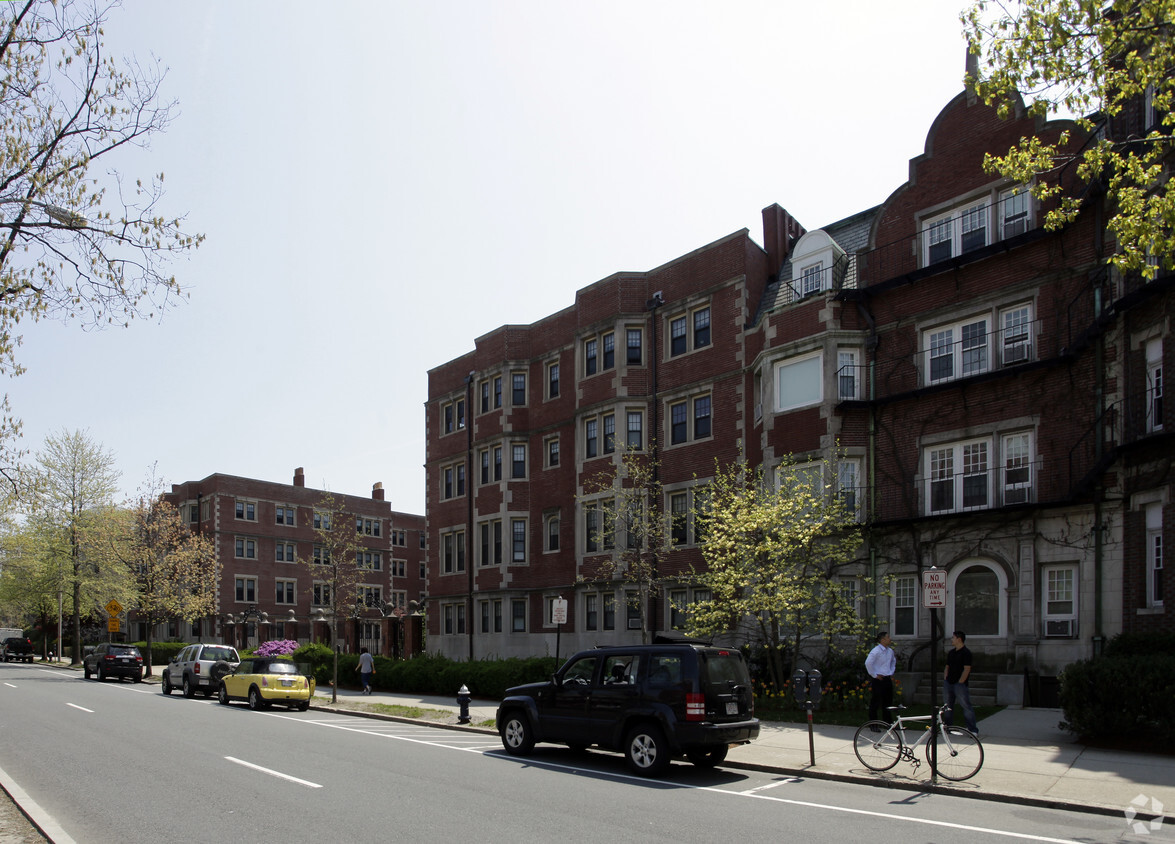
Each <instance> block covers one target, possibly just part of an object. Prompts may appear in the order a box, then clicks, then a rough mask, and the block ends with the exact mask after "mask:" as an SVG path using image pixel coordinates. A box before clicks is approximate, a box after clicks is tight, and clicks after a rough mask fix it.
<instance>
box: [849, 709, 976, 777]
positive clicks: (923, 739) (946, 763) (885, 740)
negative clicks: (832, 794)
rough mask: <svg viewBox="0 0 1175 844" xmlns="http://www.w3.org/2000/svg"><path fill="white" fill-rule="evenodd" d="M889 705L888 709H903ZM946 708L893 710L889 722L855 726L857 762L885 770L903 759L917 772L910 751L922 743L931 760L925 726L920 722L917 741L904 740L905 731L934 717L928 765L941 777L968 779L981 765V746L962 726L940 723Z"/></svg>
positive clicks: (928, 729)
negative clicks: (934, 733) (921, 712)
mask: <svg viewBox="0 0 1175 844" xmlns="http://www.w3.org/2000/svg"><path fill="white" fill-rule="evenodd" d="M905 708H906V707H904V706H891V707H889V709H890V710H901V709H905ZM947 711H948V707H946V706H942V707H940V708H939V709H938V710H937V712H936V713H935V715H933V716H932V715H909V716H906V717H902V716H901V715H899V714H897V713H896V712H895V713H894V722H893V723H892V724H890V723H887V722H885V721H866V722H865V723H864V724H862V725H861V726H860V727H858V728H857V732H856V734H854V736H853V751H854V752H855V753H856V754H857V758H858V759H860V760H861V764H862V765H864V766H865V767H866V768H868V769H869V770H871V771H888V770H889V769H890V768H892V767H893V766H894V765H896V764H898V762H900V761H902V760H905V761H906V762H909V763H910V764H911V765H913V766H914V773H917V772H918V766H919V765H920V764H921V762H920V761H919V760H918V759H916V758H914V750H915V748H917V747H918V745H920V744H925V745H926V762H927V763H928V764H933V763H932V758H933V757H932V756H931V750H932V747H931V744H930V735H931V732H932V731H931V729H930V728H929V726H926V725H922V729H923V733H922V735H920V736H919V737H918V739H917V741H914V742H910V741H907V740H906V737H905V731H906V730H908V729H915V728H916V723H918V724H920V722H923V721H929V720H931V718H934V719H935V720H936V721H937V722H938V764H937V766H935V767H932V770H934V771H935V772H936V773H938V774H939V775H940V776H942V777H943V779H948V780H953V781H955V782H960V781H962V780H966V779H970V778H971V777H973V776H975V775H976V774H977V773H979V769H980V768H982V767H983V745H982V744H980V742H979V737H978V736H977V735H975V733H973V732H971V731H970V730H968V729H965V728H964V727H954V726H950V725H947V724H944V723H943V715H944V714H945V713H946V712H947Z"/></svg>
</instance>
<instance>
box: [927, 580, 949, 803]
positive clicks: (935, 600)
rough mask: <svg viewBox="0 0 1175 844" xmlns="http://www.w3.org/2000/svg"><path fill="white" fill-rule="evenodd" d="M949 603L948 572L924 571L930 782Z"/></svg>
mask: <svg viewBox="0 0 1175 844" xmlns="http://www.w3.org/2000/svg"><path fill="white" fill-rule="evenodd" d="M946 605H947V573H946V572H945V571H944V570H943V569H940V568H938V567H937V566H931V567H930V568H929V569H928V570H927V571H924V572H922V606H924V607H926V608H927V609H929V610H930V782H931V784H932V785H934V784H937V783H938V610H939V608H940V607H945V606H946Z"/></svg>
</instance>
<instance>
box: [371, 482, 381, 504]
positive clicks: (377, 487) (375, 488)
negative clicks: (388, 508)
mask: <svg viewBox="0 0 1175 844" xmlns="http://www.w3.org/2000/svg"><path fill="white" fill-rule="evenodd" d="M371 497H372V498H373V499H374V500H376V501H383V500H384V485H383V482H382V481H376V482H375V483H374V484H372V485H371Z"/></svg>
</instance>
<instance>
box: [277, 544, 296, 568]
mask: <svg viewBox="0 0 1175 844" xmlns="http://www.w3.org/2000/svg"><path fill="white" fill-rule="evenodd" d="M273 558H274V559H275V560H277V562H279V563H296V562H297V561H298V555H297V554H296V553H295V546H294V543H292V542H279V543H277V545H276V546H275V548H274V555H273Z"/></svg>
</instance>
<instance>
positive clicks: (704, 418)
mask: <svg viewBox="0 0 1175 844" xmlns="http://www.w3.org/2000/svg"><path fill="white" fill-rule="evenodd" d="M710 408H711V402H710V396H708V395H704V396H695V397H694V398H692V399H684V400H682V401H676V402H673V403H671V404H670V405H669V442H670V444H671V445H678V444H680V443H684V442H689V441H690V440H699V439H705V438H706V437H709V436H710V434H711V426H710V423H711V416H710Z"/></svg>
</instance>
